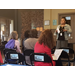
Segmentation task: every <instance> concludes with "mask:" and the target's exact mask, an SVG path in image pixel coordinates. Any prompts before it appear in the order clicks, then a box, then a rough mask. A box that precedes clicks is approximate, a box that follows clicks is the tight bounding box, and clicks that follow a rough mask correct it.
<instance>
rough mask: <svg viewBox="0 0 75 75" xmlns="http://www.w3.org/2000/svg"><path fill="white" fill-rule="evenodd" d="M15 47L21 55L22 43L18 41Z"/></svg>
mask: <svg viewBox="0 0 75 75" xmlns="http://www.w3.org/2000/svg"><path fill="white" fill-rule="evenodd" d="M15 47H17V50H16V51H17V52H19V53H21V49H20V43H19V41H18V40H15Z"/></svg>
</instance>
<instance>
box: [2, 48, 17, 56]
mask: <svg viewBox="0 0 75 75" xmlns="http://www.w3.org/2000/svg"><path fill="white" fill-rule="evenodd" d="M7 52H16V50H13V49H6V48H5V49H4V50H3V53H4V55H5V54H6V53H7Z"/></svg>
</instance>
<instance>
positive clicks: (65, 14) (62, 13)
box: [58, 12, 75, 15]
mask: <svg viewBox="0 0 75 75" xmlns="http://www.w3.org/2000/svg"><path fill="white" fill-rule="evenodd" d="M72 14H75V12H72V13H71V12H70V13H58V15H72Z"/></svg>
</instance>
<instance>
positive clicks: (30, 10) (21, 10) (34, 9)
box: [18, 9, 44, 11]
mask: <svg viewBox="0 0 75 75" xmlns="http://www.w3.org/2000/svg"><path fill="white" fill-rule="evenodd" d="M18 10H19V11H34V10H35V11H37V10H44V9H18Z"/></svg>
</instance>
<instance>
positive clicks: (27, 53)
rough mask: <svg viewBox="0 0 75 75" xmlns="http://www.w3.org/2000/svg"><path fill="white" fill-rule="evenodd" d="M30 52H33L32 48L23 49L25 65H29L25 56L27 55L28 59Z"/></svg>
mask: <svg viewBox="0 0 75 75" xmlns="http://www.w3.org/2000/svg"><path fill="white" fill-rule="evenodd" d="M31 53H34V50H32V49H26V50H25V51H24V56H25V64H26V65H31V64H28V63H27V62H26V58H27V57H29V58H28V60H30V54H31ZM29 62H30V61H29Z"/></svg>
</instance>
